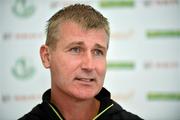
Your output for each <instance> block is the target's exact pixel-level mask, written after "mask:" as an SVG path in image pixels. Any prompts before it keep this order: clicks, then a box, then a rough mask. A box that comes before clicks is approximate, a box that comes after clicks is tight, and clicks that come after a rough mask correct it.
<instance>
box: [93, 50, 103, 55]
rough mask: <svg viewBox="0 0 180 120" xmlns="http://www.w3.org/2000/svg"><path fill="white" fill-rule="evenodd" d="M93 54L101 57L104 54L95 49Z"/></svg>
mask: <svg viewBox="0 0 180 120" xmlns="http://www.w3.org/2000/svg"><path fill="white" fill-rule="evenodd" d="M94 54H95V55H96V56H103V55H104V52H103V51H102V50H99V49H95V50H94Z"/></svg>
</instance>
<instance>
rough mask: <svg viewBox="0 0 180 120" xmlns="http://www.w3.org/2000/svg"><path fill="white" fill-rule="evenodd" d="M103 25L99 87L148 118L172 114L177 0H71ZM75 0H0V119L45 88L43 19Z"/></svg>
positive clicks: (178, 68) (23, 109) (178, 43)
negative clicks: (107, 30) (106, 25)
mask: <svg viewBox="0 0 180 120" xmlns="http://www.w3.org/2000/svg"><path fill="white" fill-rule="evenodd" d="M78 2H79V3H86V4H90V5H92V6H93V7H94V8H96V9H97V10H99V11H100V12H101V13H103V15H104V16H106V17H107V18H108V19H109V22H110V27H111V41H110V49H109V51H108V71H107V75H106V80H105V87H106V88H107V89H109V90H110V91H111V92H112V97H113V98H114V99H115V100H116V101H117V102H118V103H119V104H120V105H121V106H122V107H124V108H125V109H126V110H128V111H130V112H133V113H135V114H138V115H139V116H141V117H143V118H145V119H149V120H154V119H158V120H160V119H161V120H166V119H167V120H178V119H180V114H179V111H180V0H94V1H93V0H88V1H87V0H78ZM72 3H77V1H75V0H69V1H68V0H46V1H45V0H0V15H1V18H0V119H1V120H13V119H17V118H19V117H20V116H22V115H24V114H25V113H27V112H29V111H30V110H31V108H32V107H33V106H34V105H36V104H38V103H40V102H41V95H42V94H43V92H44V91H45V90H46V89H48V88H49V87H50V76H49V71H48V70H46V69H44V68H43V66H42V64H41V61H40V57H39V47H40V45H41V44H43V43H44V41H45V39H46V36H45V28H46V24H47V22H46V21H47V20H48V19H49V18H50V17H51V16H52V15H53V14H54V13H55V12H57V11H58V10H59V9H60V8H62V7H63V6H66V5H69V4H72Z"/></svg>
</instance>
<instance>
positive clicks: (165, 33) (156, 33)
mask: <svg viewBox="0 0 180 120" xmlns="http://www.w3.org/2000/svg"><path fill="white" fill-rule="evenodd" d="M146 35H147V37H149V38H159V37H180V30H149V31H147V33H146Z"/></svg>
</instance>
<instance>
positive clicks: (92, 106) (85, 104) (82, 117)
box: [51, 89, 100, 120]
mask: <svg viewBox="0 0 180 120" xmlns="http://www.w3.org/2000/svg"><path fill="white" fill-rule="evenodd" d="M51 102H52V103H53V104H54V105H56V107H57V108H58V110H59V111H60V112H61V114H62V115H63V117H64V118H65V119H66V120H92V119H93V118H94V117H95V116H96V115H97V114H98V111H99V107H100V102H99V101H98V100H97V99H95V98H91V99H87V100H79V99H76V98H73V97H71V96H67V95H66V94H64V93H63V92H61V91H56V90H54V89H52V90H51Z"/></svg>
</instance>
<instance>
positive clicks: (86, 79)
mask: <svg viewBox="0 0 180 120" xmlns="http://www.w3.org/2000/svg"><path fill="white" fill-rule="evenodd" d="M75 79H76V80H78V81H82V82H92V81H95V79H94V78H80V77H76V78H75Z"/></svg>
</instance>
